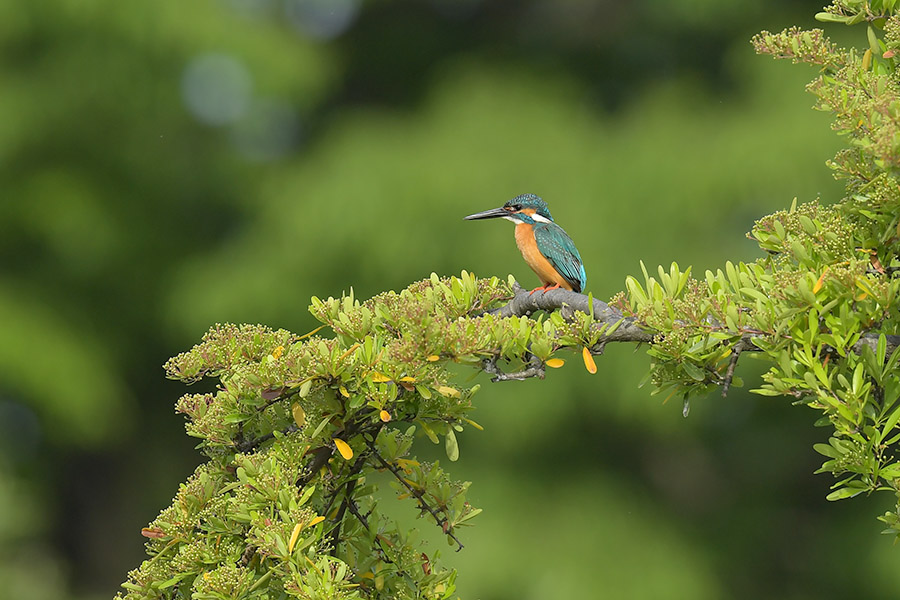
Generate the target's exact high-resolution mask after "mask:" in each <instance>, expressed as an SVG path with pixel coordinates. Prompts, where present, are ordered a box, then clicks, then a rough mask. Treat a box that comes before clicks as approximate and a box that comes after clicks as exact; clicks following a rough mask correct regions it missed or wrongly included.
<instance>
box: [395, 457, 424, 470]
mask: <svg viewBox="0 0 900 600" xmlns="http://www.w3.org/2000/svg"><path fill="white" fill-rule="evenodd" d="M397 466H398V467H400V468H401V469H403V470H404V471H406V472H407V473H409V472H410V467H418V466H420V463H419V461H417V460H411V459H408V458H398V459H397Z"/></svg>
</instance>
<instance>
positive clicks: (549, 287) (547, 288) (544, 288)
mask: <svg viewBox="0 0 900 600" xmlns="http://www.w3.org/2000/svg"><path fill="white" fill-rule="evenodd" d="M559 288H560V285H559V284H558V283H557V284H555V285H549V284H548V285H542V286H540V287H536V288H534V289H533V290H531V291H530V292H528V295H529V296H530V295H532V294H533V293H535V292H536V291H538V290H541V292H549V291H550V290H558V289H559Z"/></svg>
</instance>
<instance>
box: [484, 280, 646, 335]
mask: <svg viewBox="0 0 900 600" xmlns="http://www.w3.org/2000/svg"><path fill="white" fill-rule="evenodd" d="M513 292H514V293H515V296H513V299H512V300H510V301H509V302H508V303H507V304H505V305H504V306H501V307H500V308H495V309H493V310H491V311H488V312H490V313H491V314H495V315H499V316H501V317H512V316H519V317H523V316H528V315H531V314H532V313H535V312H537V311H539V310H543V311H547V312H552V311H554V310H561V311H563V316H564V317H565V316H567V315H571V314H572V313H573V312H574V311H578V312H583V313H590V312H591V309H592V308H593V315H594V319H595V320H596V321H597V326H598V327H600V326H603V325H606V326H607V327H609V328H611V329H613V331H612V332H611V333H609V334H604V335H603V337H601V338H600V342H601V343H606V342H652V341H653V336H654V334H653V333H650V332H649V331H647V330H645V329H644V328H643V327H641V325H640V324H639V323H638V322H637V321H636V320H635V319H634V318H632V317H624V316H622V313H620V312H619V311H617V310H616V309H614V308H612V307H611V306H610V305H609V304H607V303H606V302H603V301H602V300H597V299H596V298H594V299H593V305H592V304H591V303H590V302H589V300H590V299H589V297H588V296H587V295H586V294H581V293H578V292H573V291H570V290H565V289H562V288H557V289H553V290H547V291H538V292H535V293H533V294H532V293H529V292H528V291H527V290H525V289H523V288H522V287H521V286H519V284H518V283H516V284H515V285H514V286H513ZM613 326H616V327H615V328H613Z"/></svg>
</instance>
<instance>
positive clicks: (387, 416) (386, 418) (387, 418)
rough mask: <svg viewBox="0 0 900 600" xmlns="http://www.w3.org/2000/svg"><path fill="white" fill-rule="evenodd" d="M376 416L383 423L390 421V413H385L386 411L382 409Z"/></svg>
mask: <svg viewBox="0 0 900 600" xmlns="http://www.w3.org/2000/svg"><path fill="white" fill-rule="evenodd" d="M378 416H379V417H380V418H381V420H382V421H384V422H385V423H387V422H388V421H390V420H391V413H389V412H388V411H386V410H384V409H382V411H381V412H380V413H378Z"/></svg>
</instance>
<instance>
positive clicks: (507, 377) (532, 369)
mask: <svg viewBox="0 0 900 600" xmlns="http://www.w3.org/2000/svg"><path fill="white" fill-rule="evenodd" d="M528 365H529V366H528V368H527V369H523V370H521V371H516V372H514V373H504V372H503V370H501V369H500V367H498V366H497V357H496V356H494V357H492V358H486V359H484V360H483V361H481V368H482V369H483V370H484V372H485V373H490V374H491V375H493V377H491V381H494V382H496V381H512V380H522V379H528V378H529V377H537V378H538V379H543V378H544V363H543V362H541V359H539V358H538V357H537V356H534V355H533V354H532V355H531V358H530V359H529V361H528Z"/></svg>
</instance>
